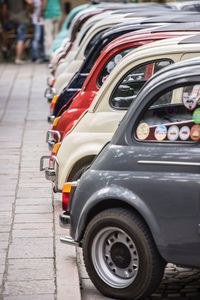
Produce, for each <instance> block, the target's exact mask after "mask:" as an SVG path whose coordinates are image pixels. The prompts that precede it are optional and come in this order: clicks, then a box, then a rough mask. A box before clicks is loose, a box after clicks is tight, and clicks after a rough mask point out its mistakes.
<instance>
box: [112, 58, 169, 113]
mask: <svg viewBox="0 0 200 300" xmlns="http://www.w3.org/2000/svg"><path fill="white" fill-rule="evenodd" d="M171 63H173V62H172V61H171V60H168V59H164V60H158V61H153V62H148V63H145V64H143V65H140V66H138V67H136V68H134V69H133V70H132V71H131V72H129V73H128V75H126V76H125V78H123V80H121V82H120V83H119V84H118V85H117V87H116V88H115V90H114V93H113V94H112V96H111V99H110V104H111V106H112V107H114V108H118V109H127V108H128V107H129V106H130V104H131V103H132V101H133V100H135V98H136V96H137V94H138V93H139V91H140V90H141V88H142V87H143V85H144V84H145V83H146V81H147V80H148V79H150V78H151V77H152V76H153V74H155V73H156V72H157V71H159V70H161V69H162V68H164V67H166V66H168V65H169V64H171Z"/></svg>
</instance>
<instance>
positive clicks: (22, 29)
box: [3, 0, 32, 64]
mask: <svg viewBox="0 0 200 300" xmlns="http://www.w3.org/2000/svg"><path fill="white" fill-rule="evenodd" d="M31 3H32V0H17V1H13V0H4V3H3V6H4V16H3V17H4V20H3V30H4V31H9V30H10V29H12V28H15V29H16V31H17V43H16V54H15V63H16V64H22V63H23V60H22V54H23V50H24V40H25V34H26V27H27V24H28V21H29V20H28V13H27V6H28V5H30V4H31Z"/></svg>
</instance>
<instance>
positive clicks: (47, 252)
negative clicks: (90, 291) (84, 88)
mask: <svg viewBox="0 0 200 300" xmlns="http://www.w3.org/2000/svg"><path fill="white" fill-rule="evenodd" d="M46 76H47V68H46V65H31V64H30V65H25V66H15V65H3V64H1V65H0V145H1V146H0V284H1V286H0V299H5V300H26V299H30V300H53V299H57V300H62V299H65V300H66V299H73V300H76V299H77V300H79V299H80V290H79V280H78V273H77V267H76V259H75V249H74V248H73V247H68V246H66V245H62V244H61V243H60V242H59V236H60V234H63V233H64V232H62V230H61V229H60V228H59V225H58V212H59V211H60V207H59V206H60V203H59V201H58V197H57V198H56V199H53V195H52V192H51V191H52V189H51V184H50V183H48V182H47V181H46V180H45V179H44V175H43V174H41V173H40V171H39V159H40V156H41V155H42V154H43V155H44V154H45V155H46V154H48V150H47V145H46V144H45V133H46V130H47V128H49V125H48V124H47V122H46V116H47V112H48V105H47V103H46V101H45V100H44V98H43V93H44V87H45V85H46Z"/></svg>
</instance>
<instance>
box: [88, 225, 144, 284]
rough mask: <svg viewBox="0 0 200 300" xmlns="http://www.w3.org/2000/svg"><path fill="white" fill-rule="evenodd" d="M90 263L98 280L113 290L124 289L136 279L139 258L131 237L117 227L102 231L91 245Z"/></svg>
mask: <svg viewBox="0 0 200 300" xmlns="http://www.w3.org/2000/svg"><path fill="white" fill-rule="evenodd" d="M91 250H92V261H93V264H94V267H95V270H96V272H97V273H98V275H99V276H100V278H101V279H102V280H103V281H104V282H105V283H106V284H108V285H109V286H111V287H114V288H120V289H121V288H126V287H128V286H129V285H130V284H131V283H132V282H133V281H134V280H135V278H136V276H137V273H138V266H139V257H138V253H137V249H136V246H135V243H134V242H133V240H132V239H131V237H130V236H129V235H128V234H127V233H126V232H124V231H123V230H121V229H119V228H117V227H107V228H104V229H102V230H101V231H100V232H98V234H97V235H96V236H95V238H94V240H93V243H92V249H91Z"/></svg>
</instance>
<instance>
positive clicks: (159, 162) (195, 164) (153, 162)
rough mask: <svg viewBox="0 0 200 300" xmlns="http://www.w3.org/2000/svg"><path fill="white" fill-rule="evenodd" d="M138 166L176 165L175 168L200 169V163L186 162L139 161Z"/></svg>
mask: <svg viewBox="0 0 200 300" xmlns="http://www.w3.org/2000/svg"><path fill="white" fill-rule="evenodd" d="M138 164H154V165H174V166H194V167H200V163H195V162H187V161H186V162H184V161H162V160H161V161H159V160H139V161H138Z"/></svg>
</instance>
